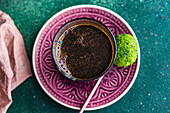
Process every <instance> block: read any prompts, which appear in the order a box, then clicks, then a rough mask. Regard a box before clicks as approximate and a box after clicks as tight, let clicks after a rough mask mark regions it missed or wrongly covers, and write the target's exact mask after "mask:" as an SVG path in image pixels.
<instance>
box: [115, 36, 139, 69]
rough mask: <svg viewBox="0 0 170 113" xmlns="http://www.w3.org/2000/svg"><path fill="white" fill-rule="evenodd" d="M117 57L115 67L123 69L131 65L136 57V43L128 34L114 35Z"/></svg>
mask: <svg viewBox="0 0 170 113" xmlns="http://www.w3.org/2000/svg"><path fill="white" fill-rule="evenodd" d="M115 38H116V43H117V56H116V60H115V63H114V64H115V65H117V66H120V67H125V66H129V65H131V64H133V63H134V62H135V61H136V58H137V55H138V49H137V41H136V39H135V38H134V37H133V36H132V35H129V34H120V35H116V36H115Z"/></svg>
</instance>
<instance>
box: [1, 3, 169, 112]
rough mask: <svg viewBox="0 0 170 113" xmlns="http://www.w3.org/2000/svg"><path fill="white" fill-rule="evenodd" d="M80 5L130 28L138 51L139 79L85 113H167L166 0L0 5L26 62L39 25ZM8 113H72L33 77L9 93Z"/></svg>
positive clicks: (167, 45)
mask: <svg viewBox="0 0 170 113" xmlns="http://www.w3.org/2000/svg"><path fill="white" fill-rule="evenodd" d="M80 4H93V5H98V6H103V7H105V8H108V9H110V10H112V11H114V12H116V13H118V14H119V15H120V16H122V17H123V18H124V19H125V20H126V21H127V22H128V23H129V24H130V26H131V27H132V29H133V30H134V32H135V33H136V36H137V38H138V41H139V44H140V49H141V65H140V70H139V73H138V77H137V79H136V81H135V83H134V85H133V86H132V88H131V89H130V91H129V92H128V93H127V94H126V95H125V96H124V97H123V98H122V99H120V100H119V101H118V102H116V103H115V104H112V105H111V106H108V107H106V108H103V109H100V110H96V111H88V112H89V113H104V112H105V113H106V112H107V113H128V112H129V113H137V112H138V113H167V112H170V2H168V0H124V1H123V0H122V1H120V0H72V1H70V0H48V1H47V0H0V10H2V11H4V12H6V13H8V14H9V15H10V16H11V18H12V19H13V20H14V22H15V24H16V26H17V28H18V29H19V30H20V32H21V34H22V35H23V37H24V42H25V45H26V50H27V53H28V56H29V58H30V61H31V60H32V58H31V56H32V49H33V44H34V41H35V38H36V36H37V34H38V32H39V30H40V29H41V27H42V26H43V24H44V23H45V22H46V21H47V20H48V19H49V18H50V17H51V16H53V15H54V14H55V13H57V12H59V11H60V10H62V9H64V8H67V7H70V6H74V5H80ZM12 96H13V103H12V105H11V106H10V108H9V110H8V113H63V112H68V113H73V112H77V111H76V110H72V109H69V108H66V107H64V106H62V105H60V104H58V103H56V102H55V101H53V100H52V99H51V98H50V97H49V96H47V95H46V94H45V92H44V91H43V90H42V89H41V87H40V86H39V84H38V82H37V80H36V79H35V75H33V76H32V77H31V78H29V79H28V80H26V81H25V82H24V83H23V84H21V85H20V86H19V87H18V88H16V89H15V90H14V91H13V92H12Z"/></svg>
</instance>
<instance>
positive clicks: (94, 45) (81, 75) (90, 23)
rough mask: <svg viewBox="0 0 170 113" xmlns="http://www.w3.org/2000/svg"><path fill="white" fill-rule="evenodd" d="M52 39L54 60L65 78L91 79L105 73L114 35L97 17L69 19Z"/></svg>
mask: <svg viewBox="0 0 170 113" xmlns="http://www.w3.org/2000/svg"><path fill="white" fill-rule="evenodd" d="M61 31H62V32H61ZM55 40H56V41H54V42H55V43H56V44H54V45H56V47H54V48H55V52H56V53H55V55H56V57H55V56H54V59H55V62H56V64H57V66H58V68H59V70H60V71H61V72H62V73H63V74H64V75H66V76H67V77H68V78H71V79H73V80H93V79H96V78H99V77H100V76H102V75H103V74H104V73H106V72H107V71H108V70H109V68H110V67H111V66H112V64H113V61H114V58H115V41H114V37H113V35H112V34H111V32H110V31H109V30H108V29H107V28H106V27H105V26H104V25H103V24H101V23H98V22H97V21H94V20H91V19H79V20H77V21H73V23H72V22H70V23H69V24H66V25H65V26H63V27H62V28H61V29H60V30H59V33H58V34H57V35H56V38H55ZM53 53H54V52H53ZM53 55H54V54H53Z"/></svg>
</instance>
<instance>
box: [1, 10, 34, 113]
mask: <svg viewBox="0 0 170 113" xmlns="http://www.w3.org/2000/svg"><path fill="white" fill-rule="evenodd" d="M31 75H32V74H31V67H30V62H29V59H28V56H27V53H26V51H25V46H24V41H23V37H22V35H21V34H20V32H19V31H18V29H17V28H16V26H15V24H14V22H13V20H12V19H11V18H10V17H9V16H8V15H7V14H6V13H4V12H2V11H0V113H5V112H6V111H7V109H8V107H9V106H10V104H11V103H12V97H11V91H12V90H13V89H15V88H16V87H17V86H18V85H19V84H21V83H22V82H23V81H24V80H26V79H27V78H28V77H30V76H31Z"/></svg>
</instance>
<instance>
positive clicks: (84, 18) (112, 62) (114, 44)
mask: <svg viewBox="0 0 170 113" xmlns="http://www.w3.org/2000/svg"><path fill="white" fill-rule="evenodd" d="M77 20H90V21H94V22H97V23H99V24H100V25H102V26H103V27H104V28H106V30H107V31H108V32H109V33H110V35H111V38H112V40H113V46H114V52H113V53H114V55H113V60H112V61H111V62H110V63H111V64H109V65H110V66H108V68H107V69H106V70H105V71H104V72H103V73H102V74H101V75H100V76H96V77H93V78H91V79H84V80H83V79H77V78H75V77H71V76H69V75H68V74H66V73H65V72H64V71H62V69H60V67H59V66H58V64H57V61H56V60H55V56H54V53H55V52H54V50H55V49H54V43H55V39H56V37H57V35H58V33H59V32H60V31H61V30H62V28H64V27H65V26H66V25H68V24H69V23H71V22H74V21H77ZM116 55H117V44H116V39H115V37H114V35H113V33H112V32H111V30H110V29H109V28H108V27H107V26H106V25H105V24H103V23H102V22H100V21H98V20H95V19H92V18H86V17H83V18H76V19H73V20H71V21H68V22H66V23H65V24H64V25H62V26H61V27H60V28H59V29H58V31H57V32H56V33H55V36H54V38H53V41H52V57H53V60H54V62H55V64H56V67H57V69H58V70H59V71H60V72H61V73H62V74H63V75H64V76H65V77H67V78H69V79H71V80H74V81H93V80H97V79H99V78H100V77H102V76H104V75H105V74H106V73H107V72H108V71H109V70H110V68H111V67H112V66H113V64H114V62H115V59H116Z"/></svg>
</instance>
